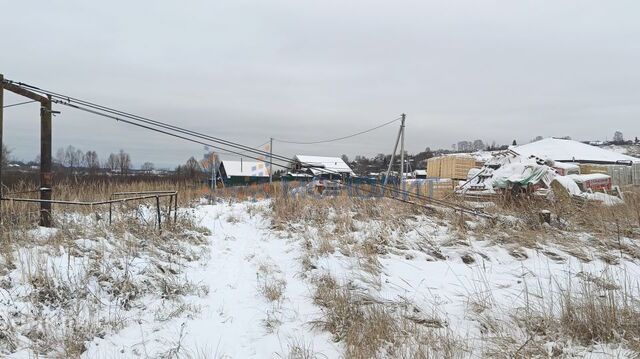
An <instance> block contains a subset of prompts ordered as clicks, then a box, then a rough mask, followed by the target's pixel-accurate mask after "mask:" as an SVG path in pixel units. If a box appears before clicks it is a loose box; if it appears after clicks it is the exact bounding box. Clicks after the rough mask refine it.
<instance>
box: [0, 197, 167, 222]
mask: <svg viewBox="0 0 640 359" xmlns="http://www.w3.org/2000/svg"><path fill="white" fill-rule="evenodd" d="M120 196H134V197H126V198H117V197H120ZM166 197H169V207H168V211H167V217H168V218H171V205H172V204H173V206H174V207H173V211H174V213H173V222H174V223H176V222H177V221H178V191H146V192H116V193H112V194H111V196H110V198H109V200H106V201H94V202H85V201H64V200H51V199H37V198H16V197H11V198H4V197H2V198H0V203H1V202H2V201H8V202H26V203H40V205H41V206H42V205H43V204H47V205H48V206H49V208H51V205H52V204H62V205H71V206H90V207H93V206H101V205H107V204H108V205H109V224H111V223H112V213H113V204H114V203H125V202H130V201H139V200H144V199H150V198H155V199H156V211H157V221H158V229H159V230H161V229H162V214H161V211H160V198H166Z"/></svg>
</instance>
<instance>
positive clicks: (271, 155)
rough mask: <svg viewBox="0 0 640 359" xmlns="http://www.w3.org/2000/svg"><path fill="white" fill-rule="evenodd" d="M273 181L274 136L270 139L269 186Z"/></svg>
mask: <svg viewBox="0 0 640 359" xmlns="http://www.w3.org/2000/svg"><path fill="white" fill-rule="evenodd" d="M272 182H273V137H271V138H270V139H269V188H271V183H272Z"/></svg>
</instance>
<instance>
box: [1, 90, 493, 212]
mask: <svg viewBox="0 0 640 359" xmlns="http://www.w3.org/2000/svg"><path fill="white" fill-rule="evenodd" d="M5 81H7V80H5ZM18 85H19V86H23V87H29V88H30V89H33V90H35V91H37V92H40V93H44V94H46V95H48V96H50V98H51V101H52V102H55V103H58V104H61V105H64V106H68V107H72V108H75V109H78V110H81V111H85V112H89V113H92V114H95V115H98V116H102V117H105V118H110V119H113V120H116V121H120V122H124V123H127V124H130V125H133V126H137V127H140V128H143V129H147V130H150V131H154V132H158V133H162V134H165V135H168V136H172V137H175V138H179V139H183V140H186V141H190V142H194V143H198V144H200V145H205V146H210V147H212V148H216V149H219V150H223V151H228V152H230V153H233V154H236V155H242V156H245V157H247V158H253V159H256V160H258V161H263V160H264V159H263V158H257V157H253V156H249V155H246V154H243V152H237V151H236V150H235V149H241V150H242V149H244V150H245V151H247V152H252V153H257V154H259V155H266V154H268V152H265V151H260V150H256V149H253V148H250V147H248V146H244V145H241V144H238V143H235V142H232V141H227V140H223V139H219V138H216V137H213V136H209V135H206V134H203V133H200V132H196V131H192V130H188V129H185V128H182V127H179V126H174V125H170V124H167V123H165V122H161V121H156V120H152V119H149V118H146V117H142V116H137V115H134V114H130V113H127V112H124V111H120V110H116V109H112V108H108V107H106V106H101V105H98V104H94V103H91V102H88V101H84V100H79V99H75V98H72V97H70V96H65V95H61V94H57V93H55V92H52V91H46V90H43V89H40V88H37V87H35V86H31V85H26V84H23V83H18ZM72 101H73V102H75V103H72ZM397 120H398V119H395V120H393V121H397ZM393 121H390V122H389V123H391V122H393ZM139 122H142V123H144V124H142V123H139ZM383 125H385V124H383ZM383 125H380V126H378V128H379V127H381V126H383ZM154 126H155V127H154ZM156 127H160V128H161V129H159V128H156ZM374 129H375V128H374ZM371 130H373V129H370V130H366V131H371ZM366 131H364V132H366ZM174 132H178V133H181V134H176V133H174ZM187 136H192V137H196V138H200V139H202V140H197V139H194V138H190V137H187ZM203 140H205V141H211V142H213V143H216V145H213V144H211V142H204V141H203ZM265 144H266V143H265ZM222 146H228V147H232V148H233V149H234V150H230V149H229V148H226V147H222ZM269 155H271V154H269ZM273 158H275V159H276V160H279V161H282V162H285V165H282V164H279V163H273V164H274V165H275V166H277V167H281V168H287V169H288V168H289V163H290V162H291V159H289V158H288V157H285V156H279V155H272V161H273ZM301 165H303V166H308V167H314V168H316V170H318V171H319V172H322V173H325V174H333V175H338V176H340V177H343V175H342V174H340V173H338V172H337V171H333V170H328V169H326V168H318V167H316V166H313V165H312V164H308V163H301ZM369 185H370V186H371V187H372V188H377V189H380V190H381V191H382V194H384V191H387V190H388V191H389V192H391V193H395V194H402V195H403V197H404V198H413V199H421V200H425V201H427V202H429V203H432V204H436V205H441V206H444V207H448V208H452V209H455V210H460V211H464V212H466V213H470V214H475V215H484V216H487V215H486V214H482V213H479V212H478V211H477V210H475V209H472V208H468V207H465V206H460V205H457V204H454V203H450V202H446V201H443V200H436V199H433V198H429V197H426V196H423V195H419V194H414V193H410V192H407V191H404V190H399V189H396V188H389V187H386V186H380V185H379V184H369ZM366 192H370V193H374V192H372V191H366ZM389 198H391V199H395V200H399V201H402V202H407V201H406V200H403V199H400V198H396V197H389ZM409 203H412V202H409ZM413 204H417V203H413Z"/></svg>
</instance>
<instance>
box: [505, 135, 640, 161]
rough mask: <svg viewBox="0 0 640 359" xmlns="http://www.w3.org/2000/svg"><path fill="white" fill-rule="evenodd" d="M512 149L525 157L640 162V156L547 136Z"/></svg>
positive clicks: (557, 159) (556, 159)
mask: <svg viewBox="0 0 640 359" xmlns="http://www.w3.org/2000/svg"><path fill="white" fill-rule="evenodd" d="M512 150H513V151H515V152H517V153H518V154H520V155H522V156H525V157H529V156H536V157H539V158H542V159H552V160H555V161H574V162H579V161H584V162H589V161H593V162H617V161H632V162H640V158H636V157H631V156H627V155H624V154H621V153H617V152H614V151H609V150H605V149H602V148H599V147H595V146H591V145H587V144H585V143H582V142H578V141H573V140H563V139H559V138H545V139H543V140H540V141H536V142H531V143H528V144H526V145H522V146H516V147H513V148H512Z"/></svg>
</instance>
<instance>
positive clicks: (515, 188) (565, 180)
mask: <svg viewBox="0 0 640 359" xmlns="http://www.w3.org/2000/svg"><path fill="white" fill-rule="evenodd" d="M576 167H577V166H569V165H566V164H564V163H563V164H561V165H559V163H558V162H556V161H553V160H542V159H540V158H538V157H535V156H534V157H532V158H524V157H523V156H520V155H518V154H517V153H515V152H513V151H507V152H502V153H497V154H496V155H495V156H494V158H492V159H491V160H489V161H487V162H486V163H485V166H484V167H483V168H482V169H481V170H480V171H478V170H475V169H474V170H470V171H469V173H468V178H470V179H469V180H467V181H466V182H460V184H459V185H458V187H457V188H456V193H458V194H461V195H469V194H473V195H495V194H508V195H510V196H517V195H520V194H528V195H535V196H539V197H543V198H547V199H558V198H561V197H567V196H568V197H569V198H573V199H579V200H588V201H599V202H602V203H604V204H606V205H614V204H618V203H621V202H622V199H621V198H619V197H617V196H613V195H610V194H608V193H606V192H610V191H611V190H612V182H611V177H610V176H609V175H606V174H602V173H596V174H587V175H581V174H567V173H575V172H576ZM578 169H579V167H578ZM562 173H565V174H567V175H566V176H565V175H562ZM596 191H603V192H596Z"/></svg>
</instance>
